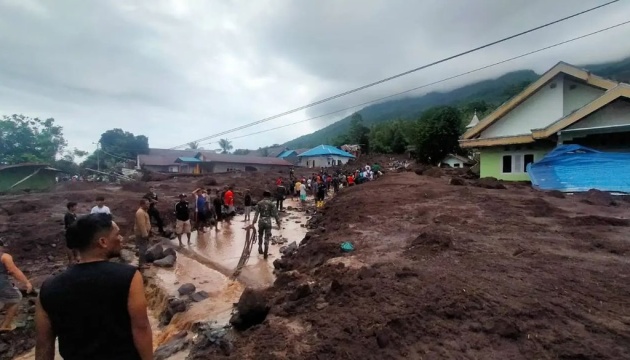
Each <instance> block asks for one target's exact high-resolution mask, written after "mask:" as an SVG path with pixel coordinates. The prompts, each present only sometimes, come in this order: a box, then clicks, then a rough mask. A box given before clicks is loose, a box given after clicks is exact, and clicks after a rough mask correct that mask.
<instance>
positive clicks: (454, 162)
mask: <svg viewBox="0 0 630 360" xmlns="http://www.w3.org/2000/svg"><path fill="white" fill-rule="evenodd" d="M474 164H475V162H474V161H473V160H471V159H469V158H467V157H465V156H460V155H457V154H448V155H446V156H445V157H444V159H442V161H441V162H440V166H448V167H452V168H463V167H468V166H472V165H474Z"/></svg>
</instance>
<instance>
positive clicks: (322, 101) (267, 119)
mask: <svg viewBox="0 0 630 360" xmlns="http://www.w3.org/2000/svg"><path fill="white" fill-rule="evenodd" d="M619 1H620V0H613V1H609V2H607V3H605V4H602V5H598V6H595V7H592V8H590V9H587V10H583V11H580V12H578V13H575V14H573V15H569V16H566V17H563V18H561V19H558V20H554V21H552V22H549V23H546V24H543V25H540V26H537V27H534V28H531V29H529V30H525V31H522V32H520V33H517V34H514V35H510V36H508V37H504V38H502V39H500V40H496V41H493V42H490V43H487V44H485V45H481V46H478V47H476V48H473V49H470V50H466V51H464V52H461V53H459V54H456V55H451V56H449V57H446V58H443V59H440V60H437V61H434V62H432V63H429V64H426V65H422V66H419V67H417V68H414V69H411V70H407V71H405V72H402V73H400V74H396V75H393V76H390V77H387V78H385V79H381V80H378V81H375V82H372V83H369V84H366V85H363V86H360V87H357V88H354V89H351V90H347V91H344V92H342V93H339V94H337V95H333V96H330V97H327V98H325V99H322V100H318V101H315V102H313V103H310V104H307V105H303V106H300V107H297V108H295V109H292V110H289V111H285V112H283V113H280V114H277V115H273V116H270V117H267V118H264V119H261V120H258V121H254V122H251V123H249V124H245V125H241V126H239V127H236V128H233V129H230V130H226V131H223V132H220V133H217V134H214V135H211V136H206V137H204V138H201V139H197V140H194V141H195V142H202V141H206V140H208V139H211V138H213V137H217V136H221V135H225V134H229V133H232V132H235V131H238V130H242V129H245V128H248V127H251V126H254V125H258V124H260V123H263V122H267V121H270V120H273V119H277V118H279V117H282V116H285V115H289V114H292V113H295V112H298V111H301V110H304V109H307V108H309V107H313V106H315V105H319V104H322V103H325V102H328V101H331V100H334V99H338V98H340V97H343V96H346V95H349V94H352V93H355V92H357V91H361V90H365V89H367V88H369V87H372V86H376V85H379V84H382V83H384V82H387V81H391V80H394V79H397V78H399V77H402V76H405V75H409V74H411V73H414V72H417V71H420V70H423V69H426V68H428V67H431V66H435V65H438V64H441V63H443V62H446V61H449V60H453V59H455V58H458V57H461V56H464V55H468V54H470V53H473V52H476V51H479V50H482V49H485V48H488V47H491V46H494V45H496V44H499V43H502V42H505V41H508V40H511V39H514V38H517V37H520V36H523V35H526V34H529V33H531V32H534V31H537V30H540V29H543V28H546V27H549V26H551V25H555V24H558V23H560V22H563V21H566V20H569V19H572V18H574V17H577V16H580V15H583V14H586V13H588V12H591V11H594V10H597V9H601V8H603V7H605V6H608V5H611V4H614V3H616V2H619ZM188 143H189V142H187V143H185V144H182V145H178V146H175V147H173V148H171V149H177V148H179V147H182V146H186V145H187V144H188Z"/></svg>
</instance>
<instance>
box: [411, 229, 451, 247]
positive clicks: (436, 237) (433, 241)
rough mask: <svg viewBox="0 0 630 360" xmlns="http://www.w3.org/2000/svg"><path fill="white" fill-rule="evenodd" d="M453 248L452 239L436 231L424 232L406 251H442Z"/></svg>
mask: <svg viewBox="0 0 630 360" xmlns="http://www.w3.org/2000/svg"><path fill="white" fill-rule="evenodd" d="M452 247H453V237H452V236H451V235H449V234H446V233H442V232H438V231H425V232H423V233H422V234H420V235H418V237H416V238H415V239H414V240H413V241H411V244H410V246H409V248H408V249H407V251H414V250H419V249H426V250H429V251H443V250H446V249H449V248H452Z"/></svg>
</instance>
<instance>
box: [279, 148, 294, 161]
mask: <svg viewBox="0 0 630 360" xmlns="http://www.w3.org/2000/svg"><path fill="white" fill-rule="evenodd" d="M294 152H296V151H295V150H284V151H283V152H281V153H280V154H278V156H277V157H279V158H280V159H284V158H285V157H287V156H291V154H293V153H294ZM296 154H297V153H296Z"/></svg>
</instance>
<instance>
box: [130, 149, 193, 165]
mask: <svg viewBox="0 0 630 360" xmlns="http://www.w3.org/2000/svg"><path fill="white" fill-rule="evenodd" d="M198 152H199V150H171V149H149V153H148V154H142V155H138V159H139V160H140V164H144V165H149V166H168V165H174V164H175V161H176V160H177V158H179V157H194V156H195V155H196V154H197V153H198Z"/></svg>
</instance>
